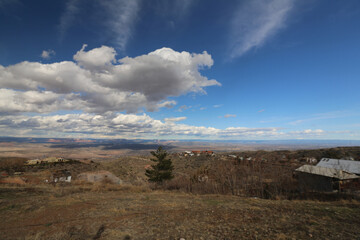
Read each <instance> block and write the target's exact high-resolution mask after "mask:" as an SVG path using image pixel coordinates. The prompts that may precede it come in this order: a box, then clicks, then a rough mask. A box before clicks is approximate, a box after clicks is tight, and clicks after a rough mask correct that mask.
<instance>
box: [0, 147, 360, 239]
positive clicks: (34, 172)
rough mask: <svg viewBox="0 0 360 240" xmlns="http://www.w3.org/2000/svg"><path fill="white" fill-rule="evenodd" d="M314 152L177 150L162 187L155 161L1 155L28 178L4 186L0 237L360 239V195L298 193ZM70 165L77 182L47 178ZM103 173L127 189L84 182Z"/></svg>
mask: <svg viewBox="0 0 360 240" xmlns="http://www.w3.org/2000/svg"><path fill="white" fill-rule="evenodd" d="M311 151H313V150H311ZM356 151H358V150H356ZM315 153H317V152H315ZM347 153H348V152H347ZM347 153H346V154H347ZM264 154H265V155H264ZM286 154H287V155H286ZM308 154H310V153H308V152H304V153H294V152H287V153H285V154H284V153H283V152H281V155H280V157H276V155H274V153H271V152H264V153H263V155H261V154H259V152H243V153H238V154H237V155H238V156H240V155H244V158H243V159H247V158H249V157H250V156H251V157H252V161H249V160H240V158H232V157H228V154H217V155H216V156H198V157H197V156H193V157H183V156H180V155H177V154H173V155H171V156H170V157H171V158H172V160H173V164H174V166H175V169H174V175H175V178H174V179H173V180H171V181H167V182H165V183H163V184H158V185H156V184H149V183H148V182H147V179H146V177H145V175H144V172H145V168H146V167H147V166H149V164H152V162H151V161H150V160H149V157H148V156H125V157H119V158H116V159H113V160H107V161H98V162H96V161H95V162H92V161H82V162H79V161H74V162H72V163H71V164H67V163H61V164H57V165H41V166H28V167H24V166H23V163H24V161H25V160H24V159H22V158H16V159H10V158H2V159H0V160H1V161H0V167H1V168H2V169H3V170H4V169H6V171H7V172H9V173H10V175H11V174H15V173H16V172H18V171H22V172H24V173H23V174H22V175H18V176H15V175H14V176H11V177H14V178H17V179H22V180H23V182H16V181H15V182H13V183H3V184H0V214H1V216H2V221H0V239H181V238H184V239H359V237H360V218H359V215H360V201H359V198H358V197H357V195H349V194H338V193H336V194H332V193H330V194H309V193H307V194H300V193H299V192H298V191H297V188H296V184H297V183H296V179H295V178H293V169H295V168H296V167H298V166H300V165H301V164H302V163H301V157H304V158H305V157H310V156H311V155H312V154H313V153H311V154H310V155H308ZM265 156H266V157H265ZM272 156H273V159H272V158H271V157H272ZM283 156H285V157H283ZM289 156H295V157H289ZM279 158H280V160H278V161H277V160H276V159H279ZM295 158H296V159H295ZM295 160H296V161H295ZM64 168H66V169H67V170H69V171H70V172H72V173H73V181H72V182H71V183H60V184H59V183H57V184H49V183H45V182H44V181H42V178H44V177H45V176H46V174H47V173H48V172H49V171H51V170H54V169H64ZM97 170H106V171H110V172H112V173H113V174H114V175H116V176H117V177H119V178H120V179H121V180H123V184H120V185H119V184H112V183H111V182H109V181H106V180H103V181H101V182H96V183H88V182H84V181H80V180H79V179H76V174H78V173H81V172H84V171H97ZM3 179H8V178H3Z"/></svg>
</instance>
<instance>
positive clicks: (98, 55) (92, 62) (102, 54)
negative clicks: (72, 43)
mask: <svg viewBox="0 0 360 240" xmlns="http://www.w3.org/2000/svg"><path fill="white" fill-rule="evenodd" d="M86 47H87V44H84V45H83V46H82V48H81V49H80V51H78V52H77V53H76V54H75V55H74V60H75V61H76V62H77V63H78V64H79V65H80V66H82V67H84V68H86V69H90V70H91V69H94V68H95V69H97V68H104V67H106V66H110V65H112V64H113V63H115V62H116V59H115V55H116V51H115V49H114V48H111V47H108V46H101V47H99V48H94V49H92V50H90V51H88V52H85V51H84V50H85V48H86Z"/></svg>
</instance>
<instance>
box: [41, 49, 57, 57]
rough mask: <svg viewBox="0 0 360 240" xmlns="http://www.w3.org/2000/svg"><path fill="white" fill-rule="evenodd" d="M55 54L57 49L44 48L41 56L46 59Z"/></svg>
mask: <svg viewBox="0 0 360 240" xmlns="http://www.w3.org/2000/svg"><path fill="white" fill-rule="evenodd" d="M54 55H55V51H54V50H51V49H49V50H43V51H42V53H41V57H42V58H44V59H49V58H50V57H52V56H54Z"/></svg>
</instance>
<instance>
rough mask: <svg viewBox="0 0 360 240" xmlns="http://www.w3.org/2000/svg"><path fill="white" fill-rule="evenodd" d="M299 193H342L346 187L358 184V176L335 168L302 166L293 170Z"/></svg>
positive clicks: (359, 177)
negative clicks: (354, 183)
mask: <svg viewBox="0 0 360 240" xmlns="http://www.w3.org/2000/svg"><path fill="white" fill-rule="evenodd" d="M295 176H296V178H297V179H298V183H299V190H300V191H319V192H333V191H342V190H343V189H344V188H345V187H346V186H347V185H349V184H350V185H353V184H351V183H353V182H359V179H360V176H357V175H356V174H352V173H348V172H346V171H343V170H339V169H335V168H326V167H320V166H313V165H304V166H301V167H299V168H297V169H296V170H295Z"/></svg>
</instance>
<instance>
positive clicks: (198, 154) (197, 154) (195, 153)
mask: <svg viewBox="0 0 360 240" xmlns="http://www.w3.org/2000/svg"><path fill="white" fill-rule="evenodd" d="M191 152H192V154H194V155H196V156H200V154H201V151H191Z"/></svg>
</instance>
